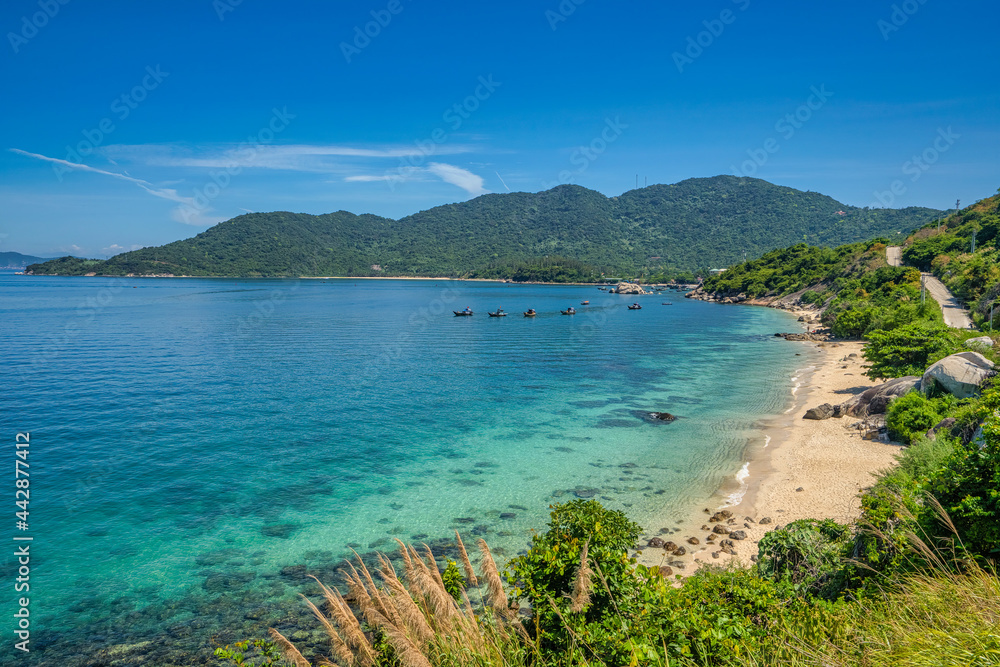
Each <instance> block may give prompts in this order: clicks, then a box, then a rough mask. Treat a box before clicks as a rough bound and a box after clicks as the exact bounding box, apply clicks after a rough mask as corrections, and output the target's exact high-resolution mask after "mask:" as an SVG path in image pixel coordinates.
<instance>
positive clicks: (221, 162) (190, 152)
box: [102, 144, 473, 174]
mask: <svg viewBox="0 0 1000 667" xmlns="http://www.w3.org/2000/svg"><path fill="white" fill-rule="evenodd" d="M472 150H473V148H472V147H471V146H466V145H462V144H454V145H435V146H434V147H433V151H432V153H431V154H433V155H457V154H460V153H468V152H471V151H472ZM102 153H104V154H105V155H107V156H108V159H109V160H111V159H124V158H128V159H132V160H137V161H141V162H143V163H144V164H147V165H150V166H159V167H190V168H198V169H228V168H233V167H244V168H257V169H275V170H283V171H302V172H308V173H319V174H340V173H343V172H344V171H345V170H347V169H349V167H348V166H347V165H348V164H353V163H354V162H355V161H356V160H359V159H361V160H384V159H401V158H408V157H423V156H426V155H427V154H428V153H427V150H426V149H421V148H418V147H417V146H381V147H356V146H339V145H322V144H290V145H285V146H274V145H270V146H253V147H251V146H249V145H230V144H227V145H207V146H197V147H189V146H180V145H173V144H142V145H120V144H115V145H111V146H106V147H105V148H104V149H103V150H102ZM338 158H339V159H338Z"/></svg>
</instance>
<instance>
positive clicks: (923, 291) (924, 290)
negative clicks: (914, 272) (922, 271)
mask: <svg viewBox="0 0 1000 667" xmlns="http://www.w3.org/2000/svg"><path fill="white" fill-rule="evenodd" d="M926 299H927V287H926V286H925V285H924V276H920V305H921V306H923V305H924V301H925V300H926Z"/></svg>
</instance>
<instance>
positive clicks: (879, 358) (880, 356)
mask: <svg viewBox="0 0 1000 667" xmlns="http://www.w3.org/2000/svg"><path fill="white" fill-rule="evenodd" d="M954 345H955V343H954V341H953V340H952V339H951V337H950V336H949V333H948V329H947V328H945V327H939V326H927V325H924V324H908V325H906V326H902V327H898V328H896V329H893V330H892V331H872V332H870V333H869V335H868V344H867V345H865V349H864V357H865V360H867V361H868V364H869V367H868V371H867V372H866V375H868V377H869V378H871V379H873V380H875V379H878V378H895V377H902V376H904V375H922V374H923V372H924V370H926V368H927V366H928V365H930V363H931V360H932V359H934V358H938V359H939V358H941V357H942V356H945V354H946V353H947V352H948V351H949V350H950V349H952V348H953V347H954Z"/></svg>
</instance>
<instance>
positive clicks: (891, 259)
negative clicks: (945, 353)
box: [885, 245, 972, 329]
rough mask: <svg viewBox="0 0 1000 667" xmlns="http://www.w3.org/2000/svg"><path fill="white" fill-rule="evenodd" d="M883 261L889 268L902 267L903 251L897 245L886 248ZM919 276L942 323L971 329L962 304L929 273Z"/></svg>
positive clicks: (967, 315) (970, 322)
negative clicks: (940, 315)
mask: <svg viewBox="0 0 1000 667" xmlns="http://www.w3.org/2000/svg"><path fill="white" fill-rule="evenodd" d="M885 261H886V262H888V263H889V266H902V265H903V249H902V248H900V247H899V246H898V245H893V246H889V247H887V248H886V249H885ZM920 275H922V276H923V279H924V286H925V287H926V288H927V293H928V294H930V295H931V298H933V299H934V300H935V301H937V302H938V305H940V306H941V313H942V314H943V315H944V323H945V324H946V325H948V326H949V327H953V328H955V329H971V328H972V320H971V319H970V318H969V313H968V311H966V310H965V308H963V307H962V303H961V302H960V301H959V300H958V299H956V298H955V297H954V296H952V293H951V292H949V291H948V288H947V287H945V286H944V283H943V282H941V281H940V280H938V279H937V278H935V277H934V276H933V275H932V274H930V273H922V274H920Z"/></svg>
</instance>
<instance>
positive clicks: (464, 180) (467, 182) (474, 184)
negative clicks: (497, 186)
mask: <svg viewBox="0 0 1000 667" xmlns="http://www.w3.org/2000/svg"><path fill="white" fill-rule="evenodd" d="M427 171H429V172H430V173H432V174H434V175H435V176H437V177H438V178H440V179H441V180H442V181H444V182H445V183H451V184H452V185H457V186H458V187H460V188H462V189H463V190H465V191H466V192H468V193H469V194H470V195H473V196H477V195H482V194H486V192H487V190H486V189H485V188H483V179H482V177H480V176H477V175H476V174H473V173H472V172H471V171H467V170H465V169H462V168H461V167H456V166H455V165H452V164H443V163H441V162H431V163H430V164H429V165H427Z"/></svg>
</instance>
